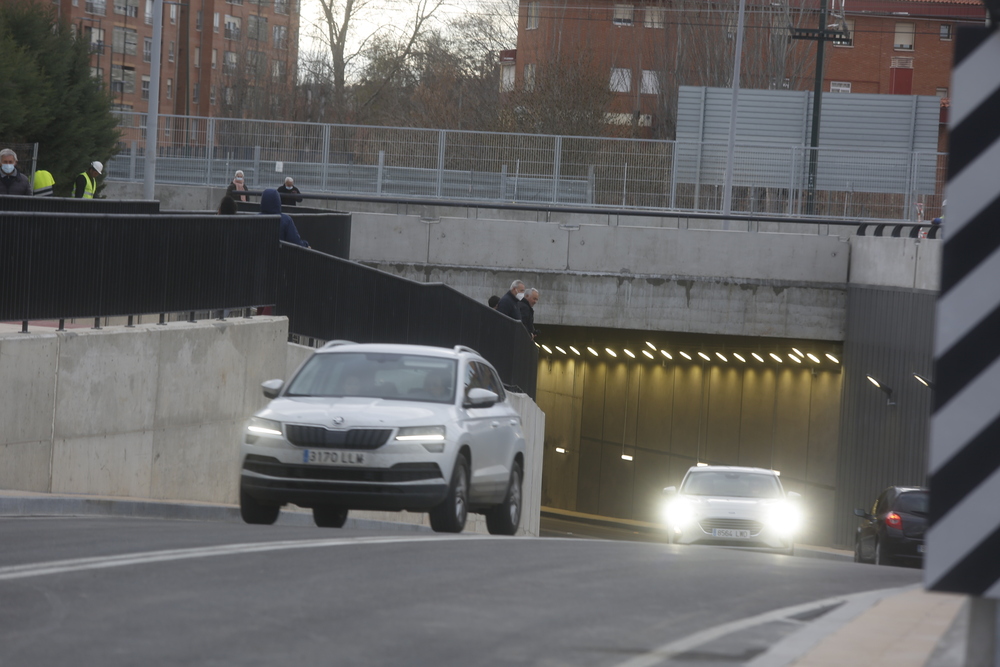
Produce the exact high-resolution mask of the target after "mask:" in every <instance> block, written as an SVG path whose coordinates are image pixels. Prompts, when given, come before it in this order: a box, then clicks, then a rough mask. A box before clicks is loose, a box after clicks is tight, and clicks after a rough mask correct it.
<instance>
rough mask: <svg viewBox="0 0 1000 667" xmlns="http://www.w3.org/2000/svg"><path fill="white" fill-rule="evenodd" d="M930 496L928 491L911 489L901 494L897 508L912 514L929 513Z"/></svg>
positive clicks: (897, 501)
mask: <svg viewBox="0 0 1000 667" xmlns="http://www.w3.org/2000/svg"><path fill="white" fill-rule="evenodd" d="M928 500H929V497H928V495H927V492H926V491H910V492H909V493H904V494H902V495H900V496H899V498H898V499H897V500H896V509H897V510H898V511H900V512H908V513H910V514H927V502H928Z"/></svg>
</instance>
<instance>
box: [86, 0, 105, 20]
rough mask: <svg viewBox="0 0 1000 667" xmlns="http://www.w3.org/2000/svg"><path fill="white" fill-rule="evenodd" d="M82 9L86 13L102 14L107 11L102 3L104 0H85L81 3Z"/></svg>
mask: <svg viewBox="0 0 1000 667" xmlns="http://www.w3.org/2000/svg"><path fill="white" fill-rule="evenodd" d="M83 11H85V12H87V13H88V14H97V15H99V16H104V13H105V12H106V11H107V7H106V6H105V4H104V0H87V2H85V3H83Z"/></svg>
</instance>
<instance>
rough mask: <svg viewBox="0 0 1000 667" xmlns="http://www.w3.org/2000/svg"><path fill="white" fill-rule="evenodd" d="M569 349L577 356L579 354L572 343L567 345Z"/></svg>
mask: <svg viewBox="0 0 1000 667" xmlns="http://www.w3.org/2000/svg"><path fill="white" fill-rule="evenodd" d="M569 349H570V350H572V351H573V354H575V355H576V356H578V357H579V356H580V350H578V349H576V348H575V347H573V346H572V345H570V346H569Z"/></svg>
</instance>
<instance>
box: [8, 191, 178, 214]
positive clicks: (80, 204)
mask: <svg viewBox="0 0 1000 667" xmlns="http://www.w3.org/2000/svg"><path fill="white" fill-rule="evenodd" d="M0 211H34V212H47V213H111V214H115V213H119V214H129V215H156V214H157V213H159V212H160V202H158V201H156V200H148V199H76V198H73V197H21V196H11V195H4V196H3V197H0Z"/></svg>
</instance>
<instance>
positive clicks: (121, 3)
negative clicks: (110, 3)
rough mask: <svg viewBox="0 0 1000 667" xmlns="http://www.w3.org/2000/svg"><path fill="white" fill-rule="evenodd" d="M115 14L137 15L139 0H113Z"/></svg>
mask: <svg viewBox="0 0 1000 667" xmlns="http://www.w3.org/2000/svg"><path fill="white" fill-rule="evenodd" d="M115 14H121V15H123V16H134V17H138V16H139V0H115Z"/></svg>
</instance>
